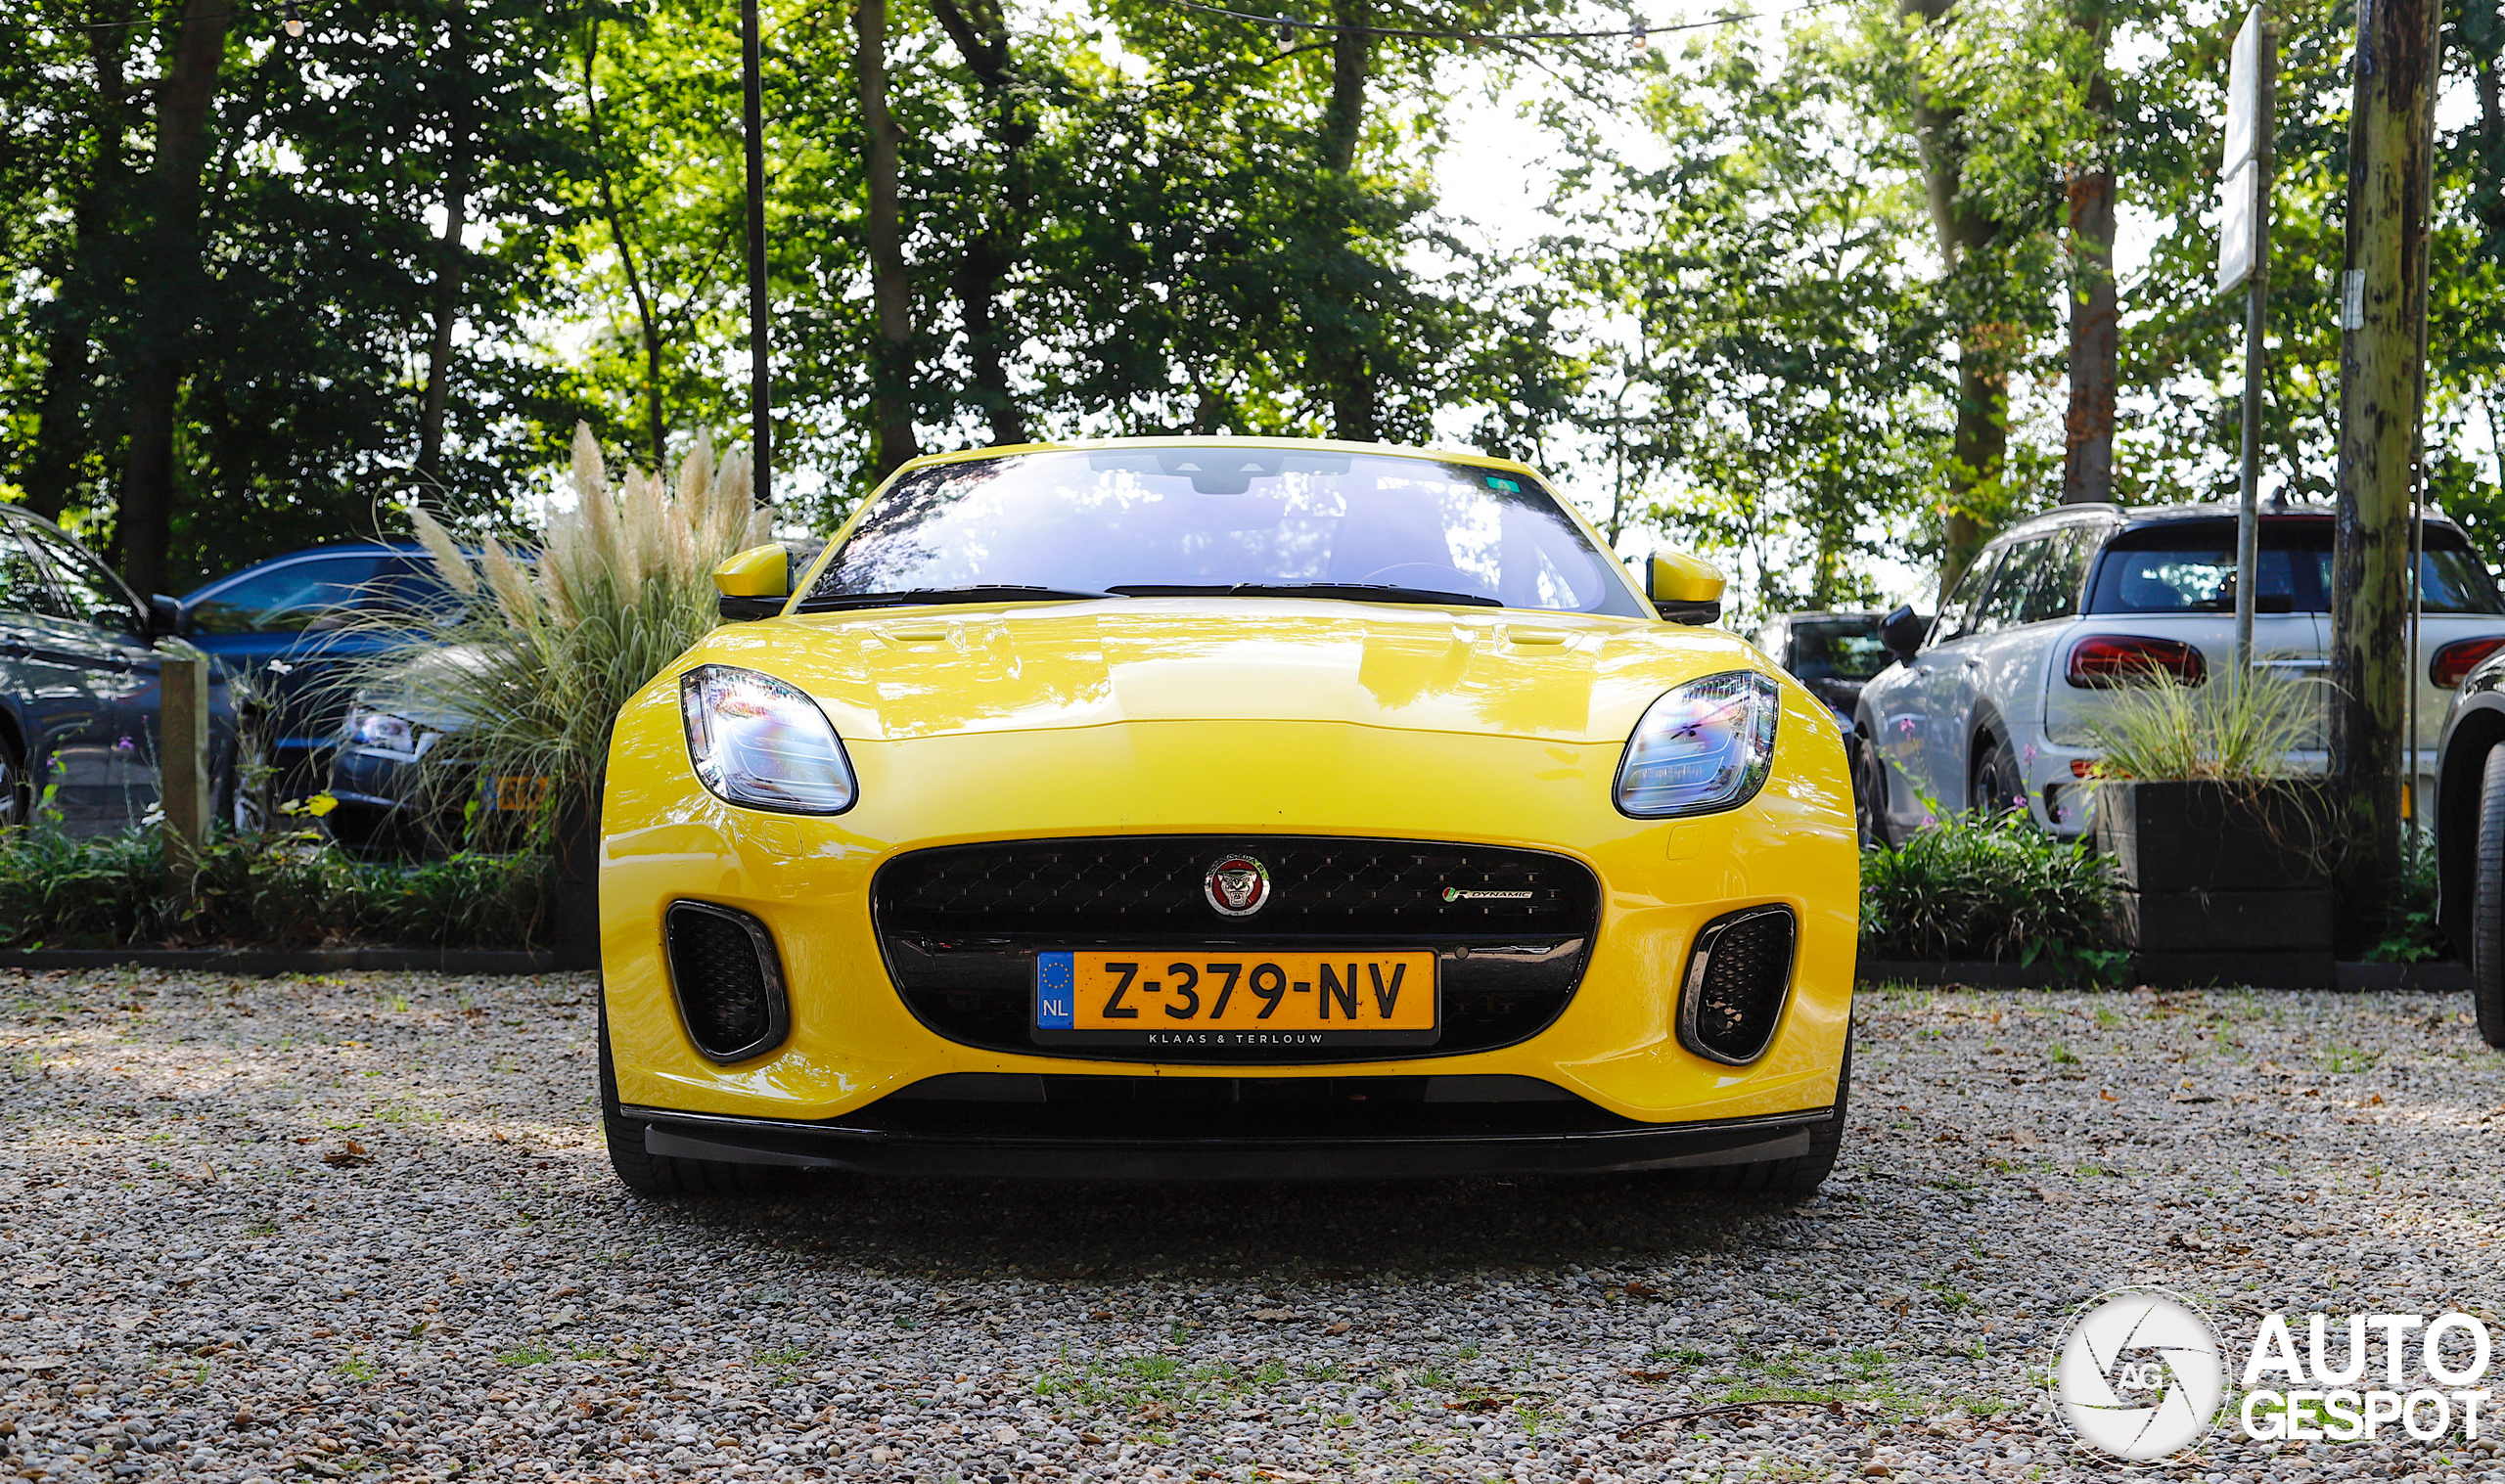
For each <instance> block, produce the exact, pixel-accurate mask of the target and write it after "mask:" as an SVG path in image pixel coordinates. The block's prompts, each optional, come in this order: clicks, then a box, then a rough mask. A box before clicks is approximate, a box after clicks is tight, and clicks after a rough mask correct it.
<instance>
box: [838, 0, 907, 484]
mask: <svg viewBox="0 0 2505 1484" xmlns="http://www.w3.org/2000/svg"><path fill="white" fill-rule="evenodd" d="M852 31H853V37H854V42H855V44H854V46H853V51H852V75H853V81H854V84H855V86H857V87H858V88H859V90H860V93H861V133H862V137H863V149H862V159H861V170H862V174H863V176H864V177H865V178H866V180H867V183H868V185H869V202H868V211H867V213H866V215H865V218H864V220H863V222H862V236H863V240H864V246H865V247H867V249H868V251H869V256H870V308H871V314H872V319H873V325H874V328H875V332H876V338H875V340H874V341H873V343H872V346H871V356H870V438H871V452H870V477H871V478H872V479H873V480H878V479H884V478H886V477H887V476H888V474H890V473H892V472H895V469H896V467H897V466H898V465H901V464H903V463H904V462H905V461H906V460H908V459H910V458H912V457H913V456H914V455H916V454H918V453H920V452H921V451H922V449H921V443H920V439H919V435H918V434H917V433H916V432H915V431H914V426H913V404H912V399H911V395H910V391H911V388H912V385H913V297H912V295H913V285H912V283H911V281H910V280H908V279H907V278H906V277H905V266H904V213H903V208H902V206H901V205H900V204H899V202H898V196H897V187H896V179H897V175H898V171H899V165H898V162H897V156H898V154H899V153H900V140H899V137H898V131H897V128H896V121H895V117H894V115H893V114H891V113H889V112H888V0H859V3H858V4H856V5H855V6H854V7H853V11H852Z"/></svg>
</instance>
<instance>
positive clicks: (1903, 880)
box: [1861, 813, 2122, 971]
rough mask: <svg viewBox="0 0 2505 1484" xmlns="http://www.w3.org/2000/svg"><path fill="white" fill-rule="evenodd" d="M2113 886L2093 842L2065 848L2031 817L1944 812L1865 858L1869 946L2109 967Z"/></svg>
mask: <svg viewBox="0 0 2505 1484" xmlns="http://www.w3.org/2000/svg"><path fill="white" fill-rule="evenodd" d="M2113 910H2114V882H2113V878H2112V877H2111V876H2110V874H2109V873H2108V871H2107V868H2106V864H2105V861H2104V859H2103V858H2102V857H2099V856H2097V855H2094V854H2092V853H2091V852H2090V851H2089V850H2088V848H2087V845H2086V842H2085V841H2080V842H2077V843H2075V844H2065V843H2063V842H2062V841H2060V840H2058V839H2055V838H2054V837H2053V836H2051V835H2049V834H2046V833H2045V832H2042V831H2041V830H2038V829H2036V828H2035V826H2034V825H2033V824H2032V823H2031V822H2030V821H2029V820H2028V819H2027V816H2026V815H2025V814H2024V813H2011V814H2004V815H1999V816H1995V817H1986V816H1983V815H1980V814H1945V815H1942V816H1940V818H1939V821H1938V823H1936V824H1935V825H1933V826H1932V827H1930V828H1929V829H1927V830H1924V831H1922V832H1919V833H1917V834H1915V835H1914V836H1913V838H1911V839H1909V840H1907V841H1905V843H1904V844H1902V845H1899V846H1896V847H1894V848H1893V849H1890V848H1886V847H1880V848H1876V849H1872V850H1867V851H1864V852H1863V853H1862V857H1861V949H1862V952H1863V953H1864V954H1866V955H1868V956H1869V957H1871V958H1874V959H1914V960H1939V959H1988V960H2011V959H2014V960H2016V961H2018V962H2020V963H2025V964H2032V963H2035V962H2037V961H2039V960H2043V959H2048V958H2049V959H2051V960H2053V961H2055V962H2056V963H2061V964H2066V965H2071V966H2075V967H2080V968H2082V969H2086V970H2092V971H2101V970H2102V969H2104V968H2106V967H2110V966H2111V965H2112V964H2113V963H2115V962H2117V961H2118V960H2119V959H2120V958H2121V957H2122V955H2119V954H2117V953H2113V952H2112V951H2110V950H2108V949H2107V948H2106V947H2105V944H2106V941H2107V938H2108V933H2109V926H2110V923H2111V921H2112V917H2113Z"/></svg>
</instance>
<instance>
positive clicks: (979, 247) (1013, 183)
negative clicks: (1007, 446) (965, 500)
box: [932, 0, 1035, 443]
mask: <svg viewBox="0 0 2505 1484" xmlns="http://www.w3.org/2000/svg"><path fill="white" fill-rule="evenodd" d="M932 14H933V15H934V16H936V17H937V18H938V21H939V24H940V27H941V28H942V29H943V30H945V31H947V33H948V36H949V39H950V40H952V41H954V42H955V43H956V46H957V53H958V55H959V56H961V57H963V58H964V59H965V61H966V67H967V68H968V69H969V70H970V71H972V72H973V73H974V74H975V80H976V81H978V82H979V83H980V84H981V85H982V89H983V92H984V94H985V95H986V96H987V97H988V98H989V99H990V102H991V123H990V133H991V142H992V147H993V148H994V149H995V150H997V151H998V152H999V155H1000V195H999V200H998V202H997V203H996V204H995V205H994V207H993V209H992V210H990V211H989V212H987V213H986V214H985V216H984V219H983V223H982V226H981V228H980V229H979V231H977V232H975V233H974V234H973V235H972V237H971V238H970V239H969V240H968V242H967V244H966V247H965V251H964V253H963V254H962V255H961V256H960V257H959V258H958V259H957V305H958V313H959V314H960V316H961V317H962V318H963V320H964V323H965V327H966V348H967V352H968V355H969V357H970V358H971V359H972V361H973V362H974V392H975V400H976V401H977V402H978V403H979V404H980V405H981V407H982V411H983V419H984V421H985V422H986V423H988V424H989V425H990V427H991V441H992V442H994V443H1024V442H1025V441H1026V436H1027V434H1026V415H1025V410H1024V409H1023V408H1021V407H1020V406H1019V405H1018V401H1017V398H1016V396H1015V394H1014V392H1013V391H1012V389H1011V387H1010V384H1009V365H1008V348H1009V345H1008V342H1009V340H1010V337H1008V336H1005V335H1003V334H1002V332H1001V330H1000V289H1001V285H1002V283H1003V282H1005V281H1006V280H1007V278H1008V277H1009V274H1010V272H1011V271H1012V270H1013V269H1015V268H1016V267H1017V266H1018V263H1019V260H1020V259H1021V258H1023V257H1024V256H1025V250H1026V217H1027V213H1028V212H1029V211H1030V210H1031V209H1032V203H1033V197H1034V190H1033V185H1032V183H1031V182H1030V181H1029V179H1028V177H1027V171H1026V146H1027V145H1028V144H1029V143H1031V142H1033V140H1034V137H1035V125H1034V123H1033V122H1032V121H1031V120H1030V119H1028V118H1027V117H1026V114H1025V109H1024V108H1022V107H1021V106H1020V103H1019V90H1018V77H1017V74H1016V73H1015V72H1013V71H1012V70H1011V69H1010V65H1009V63H1010V58H1009V18H1008V14H1007V13H1006V12H1005V11H1003V10H1002V9H1001V8H1000V6H999V5H998V4H997V3H996V0H968V3H967V4H965V5H963V6H960V5H959V4H958V3H957V0H932Z"/></svg>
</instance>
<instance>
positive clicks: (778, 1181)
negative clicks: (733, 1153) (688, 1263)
mask: <svg viewBox="0 0 2505 1484" xmlns="http://www.w3.org/2000/svg"><path fill="white" fill-rule="evenodd" d="M595 993H598V991H595ZM600 1131H601V1134H602V1136H603V1138H604V1139H605V1140H606V1141H607V1143H608V1145H609V1167H610V1168H611V1169H612V1170H614V1171H615V1172H616V1174H617V1183H618V1184H620V1185H622V1186H624V1187H625V1188H626V1189H628V1190H630V1191H632V1192H635V1193H636V1194H638V1195H641V1196H644V1197H645V1198H647V1199H651V1200H667V1199H671V1198H673V1197H677V1196H686V1195H726V1196H741V1195H762V1194H766V1193H768V1192H772V1191H775V1190H778V1189H780V1188H781V1187H782V1186H783V1185H784V1184H785V1183H786V1180H787V1177H788V1176H789V1175H790V1174H791V1172H790V1171H788V1170H778V1169H775V1168H773V1167H772V1166H770V1165H758V1164H733V1163H731V1162H730V1161H728V1160H720V1159H681V1158H679V1157H677V1156H676V1155H672V1154H656V1153H654V1152H653V1151H652V1150H650V1149H648V1148H646V1147H644V1126H643V1125H642V1124H640V1123H637V1122H635V1121H634V1120H632V1119H630V1118H627V1117H626V1116H625V1115H624V1114H623V1113H622V1112H620V1111H619V1105H618V1102H617V1070H616V1067H615V1065H614V1064H613V1063H612V1062H611V1060H610V1058H609V1004H608V999H607V996H606V995H603V997H602V1001H601V1008H600Z"/></svg>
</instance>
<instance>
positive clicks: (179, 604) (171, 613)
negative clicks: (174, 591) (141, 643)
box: [148, 593, 192, 639]
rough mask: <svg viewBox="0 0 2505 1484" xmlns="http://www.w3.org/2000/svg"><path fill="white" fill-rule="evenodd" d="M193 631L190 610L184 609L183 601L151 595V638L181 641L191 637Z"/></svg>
mask: <svg viewBox="0 0 2505 1484" xmlns="http://www.w3.org/2000/svg"><path fill="white" fill-rule="evenodd" d="M191 631H192V615H191V612H190V610H189V609H187V608H185V607H183V601H182V600H181V599H179V598H168V597H166V596H165V595H164V594H162V593H155V594H151V595H150V597H149V599H148V637H149V638H151V639H180V638H183V637H185V636H187V635H189V634H190V633H191Z"/></svg>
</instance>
